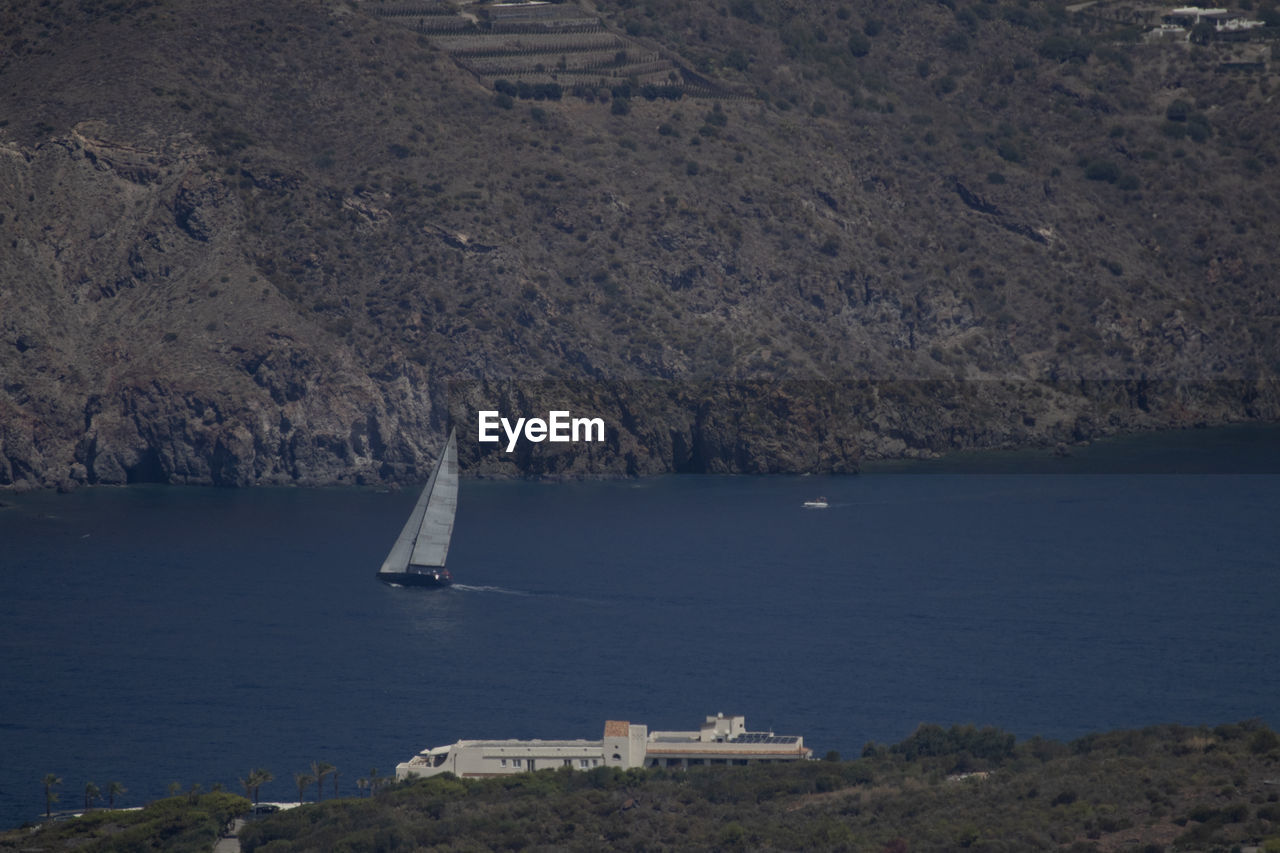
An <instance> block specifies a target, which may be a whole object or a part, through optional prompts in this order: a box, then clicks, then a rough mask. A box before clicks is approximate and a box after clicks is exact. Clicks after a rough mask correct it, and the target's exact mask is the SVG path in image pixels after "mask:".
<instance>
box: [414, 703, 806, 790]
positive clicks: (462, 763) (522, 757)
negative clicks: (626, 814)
mask: <svg viewBox="0 0 1280 853" xmlns="http://www.w3.org/2000/svg"><path fill="white" fill-rule="evenodd" d="M812 756H813V750H811V749H809V748H808V747H806V746H805V745H804V738H802V737H800V736H799V735H775V734H774V733H773V732H749V731H747V723H746V717H743V716H729V717H726V716H725V715H724V714H717V715H715V716H714V717H707V719H706V722H704V723H703V724H702V726H701V727H700V728H699V729H698V731H696V732H693V731H690V732H658V731H655V732H650V731H649V727H648V726H644V725H640V724H637V723H628V722H624V721H621V720H609V721H608V722H606V723H605V724H604V737H602V738H601V739H600V740H460V741H458V742H457V743H455V744H451V745H449V746H437V747H434V748H431V749H425V750H423V751H422V752H420V753H418V754H417V755H415V756H414V757H413V758H411V759H410V760H408V761H406V762H405V763H403V764H398V765H396V778H397V779H400V780H403V779H408V778H409V777H410V776H435V775H437V774H440V773H453V774H454V775H455V776H461V777H479V776H502V775H504V774H510V773H524V772H526V771H530V770H546V769H547V768H554V767H572V768H573V769H575V770H590V769H591V768H593V767H621V768H628V767H680V768H688V767H694V766H698V765H712V764H722V765H745V764H760V763H769V762H777V761H799V760H801V759H805V758H811V757H812Z"/></svg>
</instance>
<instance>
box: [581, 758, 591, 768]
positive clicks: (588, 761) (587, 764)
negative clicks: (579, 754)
mask: <svg viewBox="0 0 1280 853" xmlns="http://www.w3.org/2000/svg"><path fill="white" fill-rule="evenodd" d="M581 764H582V766H583V767H590V766H591V759H589V758H584V759H582V762H581Z"/></svg>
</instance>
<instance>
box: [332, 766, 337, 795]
mask: <svg viewBox="0 0 1280 853" xmlns="http://www.w3.org/2000/svg"><path fill="white" fill-rule="evenodd" d="M333 797H334V799H337V798H338V768H336V767H335V768H333Z"/></svg>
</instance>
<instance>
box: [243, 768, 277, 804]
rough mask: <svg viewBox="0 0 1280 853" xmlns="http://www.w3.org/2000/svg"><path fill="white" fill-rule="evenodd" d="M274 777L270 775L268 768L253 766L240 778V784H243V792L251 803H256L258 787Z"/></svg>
mask: <svg viewBox="0 0 1280 853" xmlns="http://www.w3.org/2000/svg"><path fill="white" fill-rule="evenodd" d="M275 778H276V777H275V776H272V775H271V771H270V770H263V769H260V768H254V769H253V770H250V771H249V775H248V776H246V777H245V778H243V779H241V780H240V784H241V785H243V786H244V794H245V796H246V797H249V798H250V799H252V800H253V804H254V805H257V804H258V789H259V788H261V787H262V786H263V785H265V784H267V783H268V782H270V781H272V780H274V779H275Z"/></svg>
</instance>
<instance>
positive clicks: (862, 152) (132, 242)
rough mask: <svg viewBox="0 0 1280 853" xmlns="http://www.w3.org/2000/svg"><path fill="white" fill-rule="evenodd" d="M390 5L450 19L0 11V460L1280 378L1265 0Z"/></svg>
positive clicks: (94, 479)
mask: <svg viewBox="0 0 1280 853" xmlns="http://www.w3.org/2000/svg"><path fill="white" fill-rule="evenodd" d="M425 6H430V7H431V8H430V9H427V11H431V12H433V13H436V14H440V15H445V14H447V15H449V16H455V15H456V14H457V12H459V11H461V12H463V13H465V17H461V18H460V20H461V21H463V23H462V24H459V25H460V26H466V27H471V28H473V30H474V36H475V38H476V39H478V41H476V42H475V44H477V45H479V46H478V47H476V48H472V49H471V51H472V52H471V53H470V54H467V55H462V54H459V52H458V50H457V48H456V45H457V44H458V42H456V41H455V42H454V43H453V44H452V46H451V43H450V42H449V41H448V40H447V39H444V38H442V37H441V36H440V35H439V34H438V32H439V28H438V27H437V28H436V29H435V30H433V29H431V28H430V27H424V26H420V25H418V24H417V23H415V21H414V20H413V19H411V18H410V19H406V17H405V16H403V15H388V14H386V13H387V12H394V11H404V10H405V9H406V8H409V9H410V11H412V9H411V8H410V7H409V5H408V4H399V5H396V6H393V5H391V4H381V3H376V2H374V3H370V2H366V3H356V2H352V1H351V0H325V2H322V0H290V2H283V0H265V2H248V0H210V2H207V3H200V4H192V3H183V2H179V0H13V2H10V3H8V4H6V5H5V8H4V9H3V10H0V38H2V39H3V48H4V49H3V51H2V52H0V238H2V240H3V251H0V486H8V487H31V486H52V485H72V484H75V483H123V482H139V481H171V482H192V483H216V484H253V483H284V482H302V483H334V482H377V481H411V480H414V479H419V478H420V477H421V476H422V472H423V469H424V466H425V465H426V464H428V463H429V462H430V461H431V458H432V455H433V453H434V452H435V450H436V448H437V447H438V445H439V443H440V442H441V440H442V438H443V435H444V431H445V428H446V425H447V424H448V423H449V422H451V421H453V422H459V423H462V424H464V425H467V428H468V430H471V431H470V432H467V433H465V435H474V431H473V427H471V426H470V425H471V424H473V423H474V418H475V411H476V410H477V409H479V408H502V409H504V411H509V412H511V414H513V415H534V414H539V413H541V412H543V411H545V410H546V409H548V408H552V407H555V408H568V409H571V410H573V411H574V412H575V413H579V412H581V413H583V414H593V415H599V416H601V417H604V418H605V420H606V422H607V423H608V424H609V442H608V446H607V447H604V448H600V449H592V448H585V447H578V448H576V449H574V450H571V451H562V450H561V451H558V452H551V451H550V450H549V449H548V447H549V446H548V445H540V446H538V448H536V449H535V450H534V451H526V452H524V453H521V454H511V455H507V454H504V453H502V452H501V451H497V452H494V451H491V450H490V449H489V447H490V446H485V450H484V452H482V451H481V450H480V448H479V446H478V445H476V444H475V443H474V442H473V441H471V440H469V439H468V440H466V441H464V442H463V449H462V452H463V456H464V468H469V469H470V470H472V471H474V472H479V473H487V474H497V475H513V474H541V475H565V474H568V475H597V474H624V473H631V474H644V473H654V472H659V471H667V470H685V471H785V470H792V471H795V470H852V469H854V468H856V466H857V463H858V461H859V460H860V459H862V458H865V457H876V456H886V455H888V456H892V455H909V454H923V453H935V452H941V451H945V450H948V449H953V448H959V447H1002V446H1016V445H1025V444H1044V443H1051V444H1052V443H1059V442H1070V441H1077V440H1083V439H1087V438H1090V437H1092V436H1095V435H1098V434H1102V433H1105V432H1110V431H1115V430H1119V429H1144V428H1159V427H1173V426H1185V425H1190V424H1195V423H1219V422H1228V421H1235V420H1242V419H1271V420H1274V419H1277V418H1280V393H1278V389H1277V383H1276V379H1277V373H1278V372H1280V344H1278V343H1277V341H1278V338H1280V336H1278V335H1277V321H1278V319H1280V295H1278V293H1280V292H1278V290H1277V288H1276V285H1275V247H1274V235H1275V234H1277V233H1280V210H1278V209H1277V204H1278V203H1280V202H1278V201H1277V199H1278V198H1280V194H1278V193H1277V192H1276V190H1277V178H1276V174H1277V172H1276V169H1277V153H1278V148H1280V134H1278V133H1277V130H1280V111H1277V110H1276V108H1275V103H1274V95H1275V93H1276V90H1277V89H1278V88H1280V79H1277V76H1276V70H1277V68H1276V65H1275V63H1274V62H1273V59H1272V54H1273V50H1272V46H1273V45H1274V44H1277V43H1280V42H1276V41H1274V40H1272V39H1271V38H1270V34H1271V33H1274V32H1277V31H1280V20H1276V21H1274V23H1275V24H1276V25H1277V26H1267V27H1262V28H1258V29H1257V31H1256V32H1254V33H1252V34H1250V35H1249V36H1248V38H1247V39H1246V40H1242V41H1229V40H1226V39H1224V38H1219V37H1217V36H1215V35H1214V34H1213V33H1207V32H1205V31H1204V30H1203V28H1198V29H1197V30H1196V31H1195V32H1194V33H1193V35H1194V36H1195V39H1194V41H1179V40H1177V39H1174V40H1170V41H1157V42H1147V41H1144V40H1142V37H1141V34H1142V32H1143V31H1144V30H1145V29H1146V28H1147V24H1146V23H1142V22H1138V23H1135V22H1134V20H1133V19H1134V18H1135V14H1136V13H1134V12H1132V11H1131V10H1129V9H1128V8H1127V7H1125V6H1124V5H1123V4H1107V3H1103V4H1095V5H1094V6H1092V7H1089V8H1087V9H1085V10H1084V11H1082V12H1067V11H1066V10H1065V9H1063V8H1062V7H1058V6H1054V5H1049V4H1041V3H1031V2H1025V0H1024V1H1023V2H1016V0H998V2H987V0H976V2H972V3H965V2H963V0H961V2H957V3H951V2H949V0H948V2H942V3H938V4H933V5H926V4H918V3H906V2H899V3H870V2H861V1H860V0H858V2H855V0H850V2H845V3H787V2H781V0H779V2H767V0H730V2H728V3H727V5H726V4H720V3H703V2H677V1H676V0H607V2H606V0H601V2H600V3H598V4H597V6H595V7H586V6H584V7H582V8H581V10H580V13H575V14H574V15H573V16H570V17H571V18H573V19H586V20H587V21H588V24H589V25H590V26H591V27H592V28H593V32H597V33H601V32H603V33H607V34H612V36H611V37H616V38H617V39H618V40H620V41H619V44H621V47H620V48H619V49H618V50H617V51H616V52H615V57H614V59H613V60H610V59H609V57H608V56H603V57H602V58H600V59H599V60H598V61H597V60H591V62H588V61H586V60H585V59H582V58H581V57H578V53H575V51H577V50H578V48H577V47H575V46H574V43H567V44H561V43H559V42H552V41H550V40H547V39H542V41H538V39H534V38H532V35H533V33H532V32H531V33H529V36H528V38H529V39H530V40H529V44H531V45H534V47H530V48H527V49H526V48H525V47H523V46H521V45H515V46H512V45H511V44H507V45H506V46H505V47H503V46H501V45H498V44H497V43H496V42H492V41H486V40H485V39H486V38H488V37H490V36H492V35H493V34H494V33H495V32H496V31H497V29H498V28H500V23H501V22H498V21H495V20H494V18H493V16H492V15H491V14H490V12H489V11H487V10H486V9H485V8H484V7H480V6H474V5H471V4H467V5H466V6H465V7H462V8H460V7H456V6H453V5H447V4H440V3H435V4H425ZM1249 14H1252V15H1258V16H1260V18H1261V19H1264V20H1268V21H1272V20H1273V19H1275V18H1277V15H1276V14H1275V12H1274V10H1273V9H1271V8H1262V7H1260V8H1258V9H1255V10H1253V11H1252V12H1250V13H1249ZM450 26H453V25H452V24H450ZM507 41H508V42H509V41H510V36H508V37H507ZM596 42H599V44H597V43H596ZM491 44H492V45H494V48H493V49H492V50H490V49H488V47H487V45H491ZM601 44H605V42H604V41H600V38H599V37H596V41H593V42H592V43H591V45H590V46H589V47H590V48H591V49H592V50H595V51H596V53H600V52H601V50H602V48H601V47H600V45H601ZM608 44H609V45H610V46H609V47H607V48H603V50H605V51H606V52H607V51H609V50H614V45H615V42H612V41H609V42H608ZM586 49H587V48H583V50H586ZM557 52H559V55H557ZM580 52H581V51H579V53H580ZM480 54H483V56H481V58H484V59H486V61H487V62H488V63H489V64H488V65H485V66H484V68H480V69H478V66H477V58H476V57H477V56H478V55H480ZM519 56H524V57H530V56H532V57H533V59H534V61H533V65H532V67H529V62H527V61H525V60H521V61H520V62H516V63H515V64H514V65H504V64H503V63H504V62H508V61H509V60H511V58H512V57H519ZM571 56H572V57H578V58H571ZM653 57H657V58H658V59H657V60H655V61H654V62H653V63H651V64H650V65H646V66H644V67H639V66H637V67H636V70H635V73H634V74H632V73H631V72H630V71H628V72H627V73H628V74H629V75H630V76H628V77H626V78H624V77H621V76H620V75H619V74H612V73H608V72H607V71H605V72H600V73H596V71H594V70H592V71H591V73H586V71H585V70H583V69H585V68H586V66H588V65H590V66H591V68H593V69H594V68H595V67H596V65H599V63H604V65H605V66H610V65H612V66H614V67H617V68H626V67H627V64H628V63H630V62H632V61H633V60H635V59H637V58H644V59H645V60H649V59H652V58H653ZM562 60H563V61H562ZM511 61H514V60H511ZM592 63H595V64H594V65H593V64H592ZM579 66H582V68H580V67H579ZM508 68H510V69H511V70H509V71H506V72H504V69H508ZM645 68H653V69H658V74H659V77H661V75H666V76H665V77H662V78H661V79H656V78H655V79H649V78H645V79H641V72H642V71H644V69H645ZM482 72H483V73H482ZM500 73H508V74H509V75H510V78H509V79H508V78H502V77H498V76H497V75H498V74H500ZM521 83H523V84H524V85H520V84H521Z"/></svg>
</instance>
